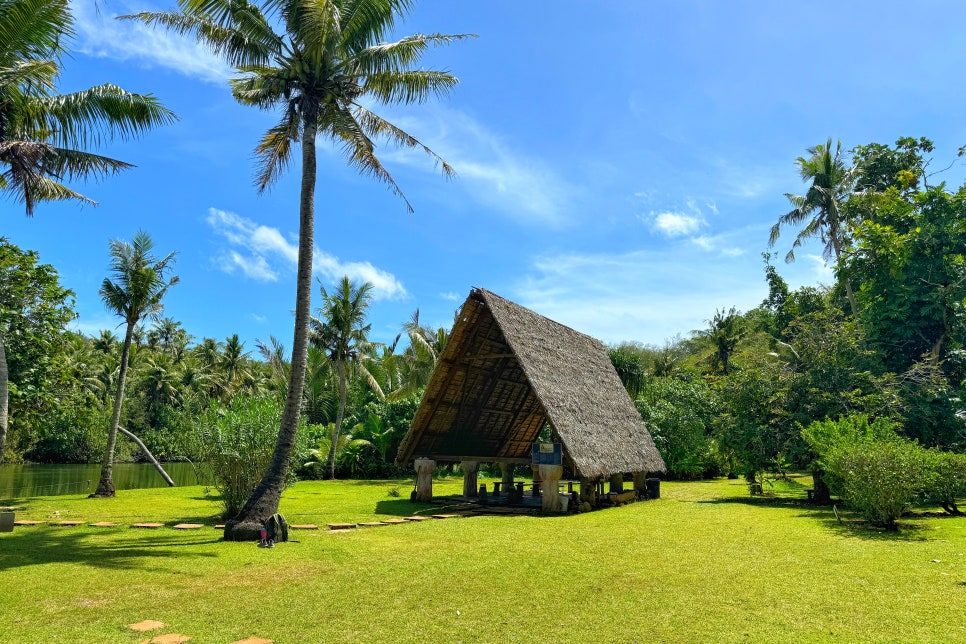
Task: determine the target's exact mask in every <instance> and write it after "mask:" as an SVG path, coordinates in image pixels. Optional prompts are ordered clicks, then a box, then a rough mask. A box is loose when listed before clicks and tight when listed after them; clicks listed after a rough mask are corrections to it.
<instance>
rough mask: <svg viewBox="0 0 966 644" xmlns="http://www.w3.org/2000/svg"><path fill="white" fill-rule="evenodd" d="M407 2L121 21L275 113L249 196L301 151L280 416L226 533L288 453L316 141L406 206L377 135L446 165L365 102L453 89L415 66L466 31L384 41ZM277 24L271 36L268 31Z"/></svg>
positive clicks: (283, 1)
mask: <svg viewBox="0 0 966 644" xmlns="http://www.w3.org/2000/svg"><path fill="white" fill-rule="evenodd" d="M414 4H415V3H414V2H413V1H412V0H260V1H258V2H255V1H253V0H179V1H178V6H179V8H180V11H178V12H155V13H141V14H137V15H135V16H129V18H133V19H138V20H141V21H143V22H146V23H148V24H154V25H161V26H164V27H167V28H168V29H170V30H172V31H175V32H177V33H180V34H189V35H192V36H194V37H195V38H197V40H198V41H200V42H202V43H204V44H206V45H208V46H210V47H211V48H212V49H213V50H214V51H215V52H217V53H218V54H220V55H222V56H223V57H224V58H225V60H227V61H228V63H229V64H231V65H232V66H234V67H235V68H236V69H237V70H238V72H239V75H238V76H236V77H235V78H234V79H232V81H231V88H232V93H233V94H234V96H235V98H236V99H237V100H238V101H239V102H241V103H242V104H244V105H250V106H253V107H258V108H260V109H265V110H276V111H277V112H278V114H279V116H280V118H279V120H278V123H277V124H276V125H274V126H272V127H271V128H269V129H268V131H267V132H265V134H264V135H263V136H262V139H261V141H260V142H259V144H258V145H257V146H256V148H255V155H256V158H257V159H258V170H257V173H256V178H255V185H256V187H257V188H258V190H259V192H263V191H265V190H266V189H267V188H268V187H270V186H271V185H272V184H273V183H274V182H275V181H276V180H277V179H278V178H279V176H280V175H281V173H282V172H283V171H284V170H285V169H286V168H287V167H288V165H289V163H291V161H292V157H293V156H294V152H293V148H294V147H296V146H299V145H301V161H302V177H301V194H300V199H299V250H298V270H297V277H296V297H295V330H294V338H293V342H292V360H291V369H290V372H289V374H290V377H289V386H288V389H287V392H286V400H285V410H284V412H283V415H282V420H281V422H280V427H279V433H278V441H277V444H276V449H275V453H274V455H273V457H272V462H271V464H270V465H269V467H268V469H267V470H266V472H265V475H264V477H263V478H262V481H261V483H259V485H258V486H257V487H256V489H255V491H254V492H253V493H252V496H251V498H250V499H249V500H248V503H246V504H245V506H244V508H242V510H241V512H240V513H239V515H238V516H237V517H235V519H234V520H231V521H229V522H227V524H226V527H225V538H226V539H236V540H248V539H257V538H258V536H259V532H260V529H261V527H262V525H264V522H265V521H266V520H267V519H268V518H269V517H270V516H271V515H272V514H274V513H275V512H276V511H277V510H278V502H279V498H280V497H281V493H282V488H283V487H284V482H285V474H286V472H287V470H288V464H289V460H290V459H291V455H292V452H293V449H294V446H295V434H296V431H297V428H298V418H299V412H300V408H301V404H302V387H303V384H304V378H305V362H306V353H307V349H308V332H309V318H310V306H311V290H312V251H313V245H314V226H315V183H316V147H315V146H316V138H317V137H318V136H319V135H322V136H325V137H326V138H328V139H330V140H331V141H332V142H333V143H335V144H337V145H338V146H340V147H341V149H342V151H343V153H344V154H345V157H346V160H347V161H348V163H349V165H350V166H351V167H353V168H355V169H356V170H358V171H359V172H361V173H362V174H366V175H370V176H372V177H375V178H376V179H378V180H380V181H382V182H384V183H385V184H386V185H388V187H389V189H390V190H391V191H393V192H394V193H395V194H397V195H399V196H400V197H402V198H403V200H404V201H405V204H406V207H407V208H408V209H409V210H410V212H411V211H412V206H411V205H410V204H409V202H408V201H406V200H405V197H403V195H402V191H401V190H400V188H399V186H398V185H397V184H396V182H395V180H394V179H393V177H392V175H391V174H390V173H389V172H388V170H387V169H386V168H385V167H384V166H383V165H382V163H381V162H380V160H379V157H378V156H377V155H376V140H378V139H384V140H388V141H389V142H392V143H395V144H397V145H401V146H404V147H409V148H417V149H421V150H423V151H425V152H426V153H427V154H428V155H429V156H430V157H431V158H432V159H434V160H435V161H436V162H437V163H438V165H439V166H440V167H441V168H442V170H443V173H444V174H446V175H449V174H452V168H450V166H449V165H448V164H447V163H446V162H445V161H443V159H441V158H440V157H439V156H438V155H436V154H435V153H434V152H433V151H432V150H430V149H429V148H428V147H427V146H425V145H423V144H422V143H421V142H420V141H419V140H418V139H416V138H415V137H413V136H411V135H410V134H408V133H407V132H405V131H404V130H402V129H401V128H399V127H397V126H395V125H393V124H392V123H390V122H389V121H386V120H385V119H383V118H382V117H380V116H378V115H377V114H376V113H375V112H373V111H371V110H370V109H369V107H371V106H372V105H378V104H394V103H403V104H412V103H422V102H425V101H426V100H428V99H429V98H432V97H433V96H438V95H443V94H446V93H447V92H448V91H449V90H451V89H452V88H453V87H454V86H455V85H456V83H457V79H456V78H455V77H454V76H453V75H451V74H450V73H448V72H445V71H434V70H424V69H414V68H413V67H414V66H415V64H416V63H418V62H419V60H420V58H421V57H422V55H423V54H424V53H425V52H426V51H427V50H428V49H429V48H430V47H431V46H434V45H441V44H446V43H450V42H452V41H454V40H457V39H460V38H465V37H467V36H464V35H458V36H446V35H442V34H430V35H421V34H418V35H414V36H409V37H407V38H403V39H401V40H398V41H396V42H385V40H386V38H387V36H389V34H390V33H391V32H392V30H393V27H394V26H395V23H396V20H397V18H402V17H405V15H406V14H408V13H409V12H410V11H411V10H412V8H413V6H414ZM276 29H277V31H276Z"/></svg>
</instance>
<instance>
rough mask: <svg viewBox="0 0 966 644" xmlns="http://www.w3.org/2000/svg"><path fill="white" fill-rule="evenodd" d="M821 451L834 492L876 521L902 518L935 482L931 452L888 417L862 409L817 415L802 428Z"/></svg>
mask: <svg viewBox="0 0 966 644" xmlns="http://www.w3.org/2000/svg"><path fill="white" fill-rule="evenodd" d="M802 436H803V437H804V438H805V440H806V442H808V444H809V445H810V446H811V447H812V449H814V450H815V451H816V452H817V453H818V454H819V465H820V466H821V467H822V468H823V469H824V470H825V472H826V480H827V482H828V485H829V488H830V489H831V490H832V492H833V493H836V494H838V495H840V496H841V497H842V498H843V499H844V500H845V501H846V503H848V505H849V506H850V507H852V508H853V509H854V510H856V511H857V512H858V513H859V514H861V515H862V516H863V517H864V518H865V519H866V520H867V521H869V522H870V523H872V524H873V525H878V526H883V527H886V528H888V529H890V530H894V529H896V521H897V520H898V518H899V517H900V516H902V513H903V512H905V511H906V510H908V509H909V507H910V506H911V505H912V503H913V502H914V501H915V500H916V499H917V497H919V496H920V495H922V494H923V493H924V492H926V490H927V488H928V487H929V485H930V478H931V477H930V476H929V470H928V467H927V465H928V460H929V459H928V458H927V457H928V452H927V450H926V449H924V448H923V447H921V446H920V445H919V444H918V443H915V442H912V441H908V440H905V439H903V438H901V437H900V436H898V435H897V434H896V431H895V427H894V425H893V424H892V423H891V422H890V421H889V420H887V419H884V418H878V419H876V420H875V421H873V422H871V423H870V422H869V418H868V416H865V415H864V414H856V415H853V416H847V417H843V418H840V419H839V420H825V421H817V422H814V423H812V424H810V425H809V426H808V427H806V428H805V429H804V430H803V431H802Z"/></svg>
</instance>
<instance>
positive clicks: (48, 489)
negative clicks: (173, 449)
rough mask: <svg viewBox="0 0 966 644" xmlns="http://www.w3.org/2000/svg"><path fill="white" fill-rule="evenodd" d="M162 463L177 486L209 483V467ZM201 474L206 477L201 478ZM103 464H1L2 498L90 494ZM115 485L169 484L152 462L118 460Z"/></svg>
mask: <svg viewBox="0 0 966 644" xmlns="http://www.w3.org/2000/svg"><path fill="white" fill-rule="evenodd" d="M161 466H162V467H163V468H164V470H165V471H166V472H167V473H168V475H169V476H170V477H171V478H172V479H174V482H175V483H176V484H177V485H206V484H208V483H209V482H210V481H208V480H205V477H206V475H207V468H205V467H204V466H197V465H192V464H191V463H162V464H161ZM198 474H201V477H202V480H199V479H198ZM100 478H101V466H100V465H99V464H91V465H0V499H15V498H24V497H29V496H55V495H62V494H90V493H91V492H93V491H94V490H95V489H97V482H98V480H100ZM113 478H114V487H115V488H116V489H118V490H132V489H135V488H144V487H167V485H168V484H167V483H165V481H164V479H163V478H161V475H160V474H159V473H158V471H157V470H156V469H154V466H153V465H151V464H149V463H117V464H115V465H114V473H113Z"/></svg>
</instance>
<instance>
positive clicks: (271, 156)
mask: <svg viewBox="0 0 966 644" xmlns="http://www.w3.org/2000/svg"><path fill="white" fill-rule="evenodd" d="M300 126H301V121H300V120H299V118H298V114H297V113H296V112H295V110H293V109H289V110H286V112H285V114H284V115H283V116H282V121H281V122H279V123H278V124H276V125H275V126H273V127H271V128H269V130H268V131H267V132H266V133H265V134H264V135H263V136H262V140H261V141H259V143H258V145H257V146H256V147H255V158H256V159H257V160H258V169H257V171H256V173H255V187H256V188H257V189H258V192H264V191H265V190H267V189H268V188H269V187H270V186H271V185H272V184H274V183H275V181H277V180H278V178H279V176H280V175H281V174H282V172H284V171H285V170H286V169H287V168H288V166H289V164H290V163H291V162H292V143H293V142H295V141H298V140H299V138H300V136H301V127H300Z"/></svg>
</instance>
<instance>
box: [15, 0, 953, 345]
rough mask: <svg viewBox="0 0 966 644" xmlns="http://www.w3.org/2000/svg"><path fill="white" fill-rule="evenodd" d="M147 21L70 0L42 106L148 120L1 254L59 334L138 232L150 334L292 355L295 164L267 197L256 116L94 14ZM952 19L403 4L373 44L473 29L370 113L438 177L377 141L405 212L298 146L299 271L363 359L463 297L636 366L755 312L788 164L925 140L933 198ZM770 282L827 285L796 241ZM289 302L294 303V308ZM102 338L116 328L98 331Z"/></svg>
mask: <svg viewBox="0 0 966 644" xmlns="http://www.w3.org/2000/svg"><path fill="white" fill-rule="evenodd" d="M173 6H174V2H173V1H172V2H170V3H168V2H157V1H155V0H99V1H98V2H96V3H95V2H91V1H90V0H75V1H74V2H73V11H74V13H75V20H76V32H77V33H76V37H75V38H74V40H73V42H72V43H71V45H70V49H71V54H70V56H69V57H68V58H66V59H65V60H64V61H63V65H62V68H63V73H62V76H61V82H60V88H59V89H60V91H61V92H63V93H66V92H70V91H77V90H81V89H86V88H88V87H90V86H93V85H97V84H101V83H105V82H110V83H114V84H116V85H120V86H121V87H123V88H125V89H127V90H129V91H132V92H138V93H153V94H154V95H156V96H157V97H158V98H159V99H160V100H161V101H162V102H163V103H164V105H165V106H167V107H168V108H170V109H172V110H173V111H174V112H176V113H177V115H178V117H179V120H178V121H177V123H175V124H174V125H170V126H167V127H164V128H160V129H157V130H153V131H151V132H149V133H147V134H146V135H144V136H142V137H141V138H139V139H137V140H135V141H130V142H113V143H108V144H106V145H104V146H102V147H100V148H97V149H96V151H97V152H99V153H102V154H107V155H109V156H113V157H115V158H118V159H122V160H124V161H128V162H130V163H133V164H135V166H136V167H135V168H133V169H130V170H127V171H125V172H123V173H121V174H118V175H116V176H113V177H110V178H107V179H105V180H103V181H100V182H97V183H89V184H80V185H75V186H74V187H76V188H77V189H79V190H80V191H81V192H83V193H84V194H86V195H87V196H89V197H91V198H93V199H94V200H96V201H97V202H98V203H99V205H97V206H96V207H92V206H81V205H79V204H77V203H61V204H43V205H41V206H40V207H38V209H37V211H36V214H35V216H34V217H33V218H27V217H25V216H24V213H23V207H22V205H20V204H17V203H15V202H14V201H12V200H10V199H4V200H0V213H2V215H0V221H2V222H3V223H2V228H0V236H4V237H7V238H8V239H9V240H10V241H11V242H13V243H14V244H16V245H18V246H20V247H21V248H23V249H30V250H36V251H38V252H39V254H40V258H41V261H43V262H45V263H50V264H53V265H54V266H55V267H56V268H57V270H58V272H59V274H60V278H61V282H62V284H63V285H65V286H66V287H68V288H70V289H72V290H73V291H74V292H75V293H76V310H77V313H78V319H77V320H76V321H75V322H74V323H73V325H74V328H75V329H77V330H80V331H82V332H84V333H87V334H97V333H98V332H99V331H100V330H101V329H117V328H118V325H119V323H120V319H118V318H116V317H112V316H111V315H110V314H109V313H108V312H107V310H106V309H105V308H104V305H103V303H102V301H101V299H100V297H99V296H98V288H99V286H100V284H101V282H102V281H103V279H104V278H105V277H106V276H107V275H108V270H109V255H108V242H109V240H111V239H123V240H130V239H131V238H132V237H133V236H134V234H135V233H136V232H137V231H138V230H144V231H146V232H148V233H149V234H150V235H151V237H152V238H153V239H154V242H155V248H156V250H157V252H158V253H159V254H161V255H163V254H167V253H168V252H172V251H174V252H176V253H177V255H176V263H175V272H176V273H177V275H178V276H179V277H180V283H178V284H177V285H176V286H174V287H173V288H172V289H171V290H170V292H169V294H168V295H167V297H166V298H165V312H164V314H165V315H167V316H169V317H172V318H174V319H176V320H178V321H180V322H181V323H182V324H183V326H184V328H185V329H186V330H187V331H188V332H189V333H190V334H192V335H193V336H194V337H195V340H196V341H200V339H201V338H203V337H214V338H216V339H219V340H223V339H224V338H225V337H227V336H229V335H231V334H233V333H238V334H239V336H240V337H241V338H242V340H244V341H245V343H246V349H248V350H253V351H254V349H255V342H256V340H261V341H263V342H265V341H268V339H269V337H271V336H274V337H275V338H277V339H278V340H279V341H280V342H281V343H282V344H284V345H285V346H287V347H290V346H291V342H292V340H291V338H292V324H293V313H292V311H293V310H294V308H295V257H296V248H297V245H296V239H297V230H298V196H299V175H300V168H299V166H298V164H297V163H296V164H295V165H293V166H292V167H291V168H290V169H289V171H288V172H287V174H286V175H285V176H284V177H283V178H282V180H280V181H279V182H278V183H277V184H276V185H275V186H274V187H273V188H272V189H271V191H270V192H269V193H267V194H263V195H259V194H257V192H256V190H255V188H254V186H253V176H254V163H253V161H252V149H253V148H254V146H255V144H256V142H257V141H258V139H259V137H260V136H261V134H262V133H263V132H264V131H265V130H266V129H267V128H269V127H270V126H271V125H272V124H273V123H274V122H275V117H276V115H274V114H272V113H270V112H260V111H256V110H254V109H253V108H247V107H243V106H240V105H238V104H237V103H236V102H235V101H234V99H232V97H231V95H230V93H229V90H228V86H227V79H228V78H230V77H231V75H232V70H231V69H229V68H227V67H226V66H225V65H224V64H223V63H222V62H220V61H219V60H218V59H217V58H215V57H214V56H212V55H211V54H210V53H208V52H206V51H205V50H203V49H199V48H198V47H197V46H196V45H195V44H194V43H193V42H191V41H185V40H182V39H179V38H177V37H174V36H170V35H168V34H166V33H164V32H163V31H157V30H152V29H149V28H146V27H144V26H142V25H139V24H136V23H131V22H121V21H117V20H114V19H113V16H115V15H119V14H125V13H130V12H134V11H142V10H157V9H170V8H173ZM964 25H966V4H964V3H962V2H958V1H948V2H943V1H939V0H936V1H930V2H926V3H923V4H920V5H916V6H915V7H914V8H913V7H911V6H910V5H909V4H908V3H899V2H893V1H891V0H878V1H856V2H848V3H840V2H826V1H824V0H822V1H815V2H807V3H785V2H765V1H763V0H759V1H747V2H744V1H736V0H728V1H719V0H704V1H692V0H608V1H606V2H604V1H590V0H581V1H577V0H554V1H553V2H550V1H549V0H540V1H536V0H535V1H532V2H519V1H517V0H490V1H488V2H479V1H477V2H471V1H469V0H462V1H459V2H454V1H453V0H422V2H419V4H418V5H417V7H416V9H415V11H414V12H413V14H412V15H410V16H409V17H408V18H407V19H406V20H405V21H404V22H402V23H401V24H400V25H399V31H398V34H397V37H403V36H406V35H410V34H413V33H448V34H460V33H472V34H476V35H477V37H476V38H473V39H469V40H463V41H460V42H457V43H454V44H452V45H449V46H446V47H441V48H438V49H436V50H433V51H432V52H430V54H429V55H428V56H427V57H426V58H425V59H424V66H425V67H426V68H435V69H446V70H449V71H451V72H452V73H453V74H455V75H456V76H457V77H458V78H459V79H460V84H459V85H458V86H457V87H456V89H455V90H454V91H453V92H452V93H451V95H449V96H447V97H445V98H442V99H439V100H434V101H431V102H429V103H427V104H424V105H417V106H412V107H406V108H400V107H386V106H379V105H371V106H370V107H372V108H373V109H376V110H377V111H378V112H379V113H380V114H382V115H383V116H384V117H386V118H388V119H389V120H391V121H392V122H394V123H396V124H397V125H400V126H402V127H403V128H404V129H406V130H407V131H409V132H410V133H411V134H413V135H415V136H416V137H417V138H419V139H420V140H421V141H423V142H424V143H426V144H427V145H429V146H430V147H431V148H432V149H433V150H434V151H435V152H437V153H438V154H439V155H440V156H442V157H443V158H444V159H446V160H447V161H448V162H449V163H450V164H452V165H453V166H454V168H455V170H456V173H457V176H456V177H455V178H453V179H449V180H447V179H445V178H443V177H442V176H441V175H440V173H439V171H438V169H436V168H435V167H434V165H433V163H432V161H431V160H430V159H428V158H427V157H426V156H425V155H423V154H421V153H420V154H416V153H413V152H411V151H400V150H397V149H393V148H392V147H388V146H381V147H380V148H378V149H377V154H378V155H379V156H380V158H381V159H382V160H383V162H384V163H385V165H386V166H387V167H388V169H389V170H390V172H391V173H392V174H393V176H394V177H395V179H396V181H397V182H398V183H399V185H400V186H401V187H402V189H403V191H404V193H405V195H406V198H407V199H408V200H409V201H410V202H411V203H412V205H413V207H414V208H415V213H413V214H409V213H408V212H407V211H406V208H405V204H404V202H403V201H402V200H401V199H399V197H397V196H395V195H393V194H392V193H391V192H389V191H388V190H387V189H386V187H385V185H384V184H380V183H377V182H375V181H373V180H372V179H370V178H367V177H362V176H359V175H358V174H357V173H356V172H355V171H354V170H352V169H351V168H349V167H348V166H347V165H346V163H345V160H344V158H343V157H342V156H341V153H340V151H339V150H338V148H335V147H333V146H331V145H330V143H329V142H328V141H327V140H325V139H320V140H319V164H318V185H317V192H316V239H315V244H316V258H315V264H314V270H315V276H316V278H317V279H318V280H319V281H320V283H322V284H324V285H326V286H327V287H331V286H332V285H333V284H334V283H335V282H336V281H337V280H339V279H340V278H341V277H342V276H343V275H348V276H349V277H350V278H352V279H354V280H357V281H361V280H365V281H369V282H371V283H372V284H373V285H374V290H373V293H374V300H373V302H372V304H371V306H370V315H369V321H370V322H371V324H372V330H371V333H370V338H371V339H373V340H375V341H379V342H392V341H393V339H394V337H395V336H396V334H398V333H399V332H400V331H401V327H402V324H403V323H404V322H405V321H407V320H408V319H409V318H410V317H411V315H412V313H413V312H414V311H415V310H416V309H419V311H420V320H421V321H422V322H424V323H427V324H430V325H433V326H444V327H447V328H448V327H450V326H451V325H452V321H453V315H454V312H455V311H456V309H457V308H458V307H459V305H460V304H461V303H462V302H463V300H464V299H465V298H466V296H467V295H468V294H469V291H470V289H471V288H473V287H483V288H487V289H489V290H491V291H493V292H495V293H497V294H499V295H502V296H504V297H506V298H509V299H511V300H513V301H515V302H517V303H519V304H521V305H523V306H526V307H528V308H531V309H533V310H534V311H536V312H538V313H540V314H542V315H545V316H547V317H549V318H552V319H554V320H556V321H558V322H561V323H563V324H566V325H568V326H571V327H573V328H574V329H576V330H578V331H580V332H583V333H586V334H589V335H592V336H594V337H597V338H599V339H600V340H602V341H604V342H605V343H611V344H615V343H619V342H639V343H644V344H648V345H655V346H661V345H663V344H664V343H665V342H667V341H673V340H674V339H675V338H677V337H688V336H689V335H690V333H691V331H693V330H696V329H703V328H706V326H707V321H708V320H709V319H711V318H712V317H713V315H714V313H715V311H716V310H717V309H722V308H730V307H732V306H734V307H737V308H738V309H739V310H748V309H750V308H753V307H755V306H757V305H758V304H759V303H760V302H761V301H762V300H763V299H764V297H765V296H766V294H767V287H766V284H765V281H764V270H763V263H762V257H761V253H762V252H765V251H768V250H769V248H768V232H769V229H770V228H771V226H772V225H773V224H774V223H775V221H776V219H777V218H778V217H779V216H781V215H782V214H784V213H786V212H788V210H790V206H789V204H788V200H787V198H786V197H785V194H786V193H792V194H802V193H803V192H804V191H805V189H806V185H805V184H804V183H803V182H802V180H801V177H800V176H799V175H798V172H797V167H796V165H795V160H796V158H798V157H800V156H803V155H805V154H806V150H807V148H809V147H811V146H813V145H815V144H818V143H823V142H825V141H826V140H827V139H828V138H830V137H831V138H832V139H833V140H841V142H842V145H843V147H845V148H846V149H849V148H851V147H853V146H855V145H861V144H867V143H870V142H880V143H893V142H894V141H895V140H896V139H897V138H899V137H901V136H915V137H919V136H926V137H928V138H930V139H932V140H934V141H935V142H936V150H935V152H934V155H933V158H934V161H933V163H932V165H931V166H930V168H931V169H934V170H941V169H943V168H946V167H947V166H950V165H952V167H950V168H949V169H947V170H945V171H944V172H942V173H940V174H937V175H936V176H935V177H933V178H932V179H931V181H932V182H939V181H947V182H948V183H949V184H950V185H951V186H955V187H958V186H959V185H960V184H962V182H963V176H964V167H966V166H964V163H963V161H962V160H960V159H958V158H957V156H956V151H957V150H958V148H959V147H960V146H962V145H964V144H966V119H964V118H963V116H962V104H963V89H962V87H963V83H962V78H963V75H962V70H963V69H966V46H964V45H963V42H964V41H963V39H962V33H963V27H964ZM796 232H797V231H795V230H783V232H782V235H781V237H780V239H779V241H778V243H777V244H776V246H775V248H774V249H771V250H772V251H773V252H775V253H777V255H778V260H777V263H776V265H777V267H778V270H779V272H780V274H781V275H782V276H783V277H784V278H785V279H786V280H787V281H788V282H789V284H790V285H791V286H792V287H798V286H802V285H818V284H823V283H825V284H827V283H829V282H830V281H831V273H830V270H829V268H828V267H827V266H826V265H825V263H824V262H823V261H822V258H821V256H820V255H821V249H820V248H819V247H818V245H810V246H806V247H805V248H804V249H803V250H802V251H800V252H798V253H797V261H795V262H794V263H792V264H785V263H784V262H783V261H781V258H783V257H784V255H785V253H786V252H787V251H788V249H789V248H790V244H791V242H792V240H793V239H794V235H795V233H796ZM313 293H314V294H313V309H315V308H316V307H318V306H319V304H320V300H321V297H320V295H319V289H318V285H316V287H315V288H314V291H313ZM118 332H119V330H118Z"/></svg>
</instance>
